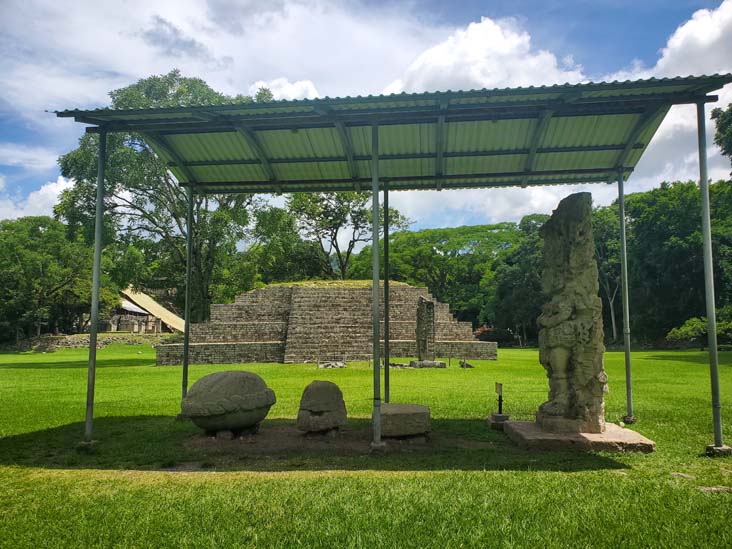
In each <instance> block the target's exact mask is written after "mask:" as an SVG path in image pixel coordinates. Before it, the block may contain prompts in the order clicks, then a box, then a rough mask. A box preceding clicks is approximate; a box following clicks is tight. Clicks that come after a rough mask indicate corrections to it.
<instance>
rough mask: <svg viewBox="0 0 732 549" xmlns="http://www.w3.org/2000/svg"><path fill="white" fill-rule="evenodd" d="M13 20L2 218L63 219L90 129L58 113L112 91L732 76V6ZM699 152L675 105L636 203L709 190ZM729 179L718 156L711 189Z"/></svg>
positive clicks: (581, 5) (473, 199) (440, 6)
mask: <svg viewBox="0 0 732 549" xmlns="http://www.w3.org/2000/svg"><path fill="white" fill-rule="evenodd" d="M62 4H63V5H62ZM0 20H2V21H3V25H2V28H0V218H5V217H15V216H18V215H30V214H41V213H46V214H48V213H50V211H51V207H52V205H53V203H54V201H55V199H56V196H57V194H58V192H60V191H61V190H62V189H63V188H66V187H68V186H69V185H70V184H71V183H70V182H68V181H65V180H63V179H62V178H59V173H58V169H57V166H56V159H57V157H58V155H59V154H63V153H64V152H66V151H68V150H70V149H71V148H73V147H74V146H75V143H76V140H77V139H78V137H79V136H80V135H81V133H82V131H83V127H82V126H81V125H76V124H74V123H72V122H70V121H68V120H59V119H56V118H55V117H54V116H53V115H51V114H48V113H46V112H44V111H45V110H46V109H48V110H54V109H63V108H69V107H77V106H78V107H98V106H103V105H105V104H107V96H106V94H107V92H108V91H109V90H112V89H115V88H118V87H121V86H124V85H127V84H130V83H132V82H134V81H136V80H138V79H140V78H144V77H146V76H149V75H151V74H160V73H164V72H167V71H169V70H170V69H172V68H174V67H177V68H180V69H181V70H182V71H183V73H184V74H186V75H190V76H200V77H202V78H204V79H205V80H206V81H208V82H209V83H210V84H211V85H212V86H214V87H215V88H217V89H219V90H221V91H223V92H225V93H229V94H236V93H242V92H243V93H247V92H251V91H253V90H256V88H257V87H258V86H260V85H267V86H269V87H271V88H272V89H273V91H274V92H275V94H276V96H278V97H281V98H298V97H315V96H318V95H330V96H337V95H353V94H360V93H383V92H395V91H425V90H430V89H447V88H451V89H460V88H465V87H474V88H478V87H488V88H490V87H504V86H513V85H530V84H534V85H540V84H551V83H556V82H565V81H569V82H580V81H587V80H595V81H597V80H605V79H615V78H621V79H624V78H648V77H652V76H676V75H687V74H702V73H713V72H732V39H730V36H732V0H726V1H724V2H720V1H717V2H710V1H690V0H689V1H687V0H676V1H660V0H646V1H635V2H630V1H626V0H612V1H611V0H594V1H590V0H587V1H581V0H565V1H553V0H548V1H544V2H540V1H528V0H513V1H509V0H498V1H493V2H478V1H465V2H459V1H451V2H445V1H437V0H415V1H410V2H393V1H391V2H387V1H376V2H364V1H359V0H344V1H340V2H339V1H335V0H310V1H307V2H306V1H305V0H271V1H270V2H258V1H256V0H241V1H237V0H208V1H206V0H186V1H178V0H158V1H156V2H149V1H146V0H127V2H124V3H123V2H98V1H96V2H91V1H87V0H80V1H77V2H73V3H61V2H55V1H51V0H24V1H17V0H3V2H2V3H0ZM721 97H722V100H723V104H727V103H729V102H730V101H732V90H729V89H725V90H723V91H722V94H721ZM710 132H711V127H710ZM694 144H695V139H694V115H693V112H692V111H691V110H689V109H686V110H684V108H675V109H674V110H673V111H672V112H671V114H670V115H669V118H668V120H667V122H666V123H665V124H664V125H663V126H662V128H661V129H660V130H659V133H658V135H657V138H656V140H655V142H654V143H653V144H652V146H651V147H650V148H649V150H648V152H647V154H646V156H645V157H644V159H643V160H642V161H641V163H640V164H639V166H638V170H637V172H636V174H635V175H634V177H633V178H632V179H631V181H630V183H629V187H628V188H629V191H630V192H633V191H634V190H642V189H646V188H650V187H652V186H654V185H657V184H658V183H660V181H662V180H664V179H689V178H695V177H696V160H695V158H694V154H695V148H694ZM729 168H730V166H729V162H728V161H727V160H726V159H724V158H721V157H720V156H719V154H718V153H717V152H716V151H712V153H711V155H710V169H711V174H712V176H713V177H724V176H726V175H727V174H728V173H729ZM575 190H577V189H575V188H562V189H526V190H506V191H458V192H451V193H443V194H442V195H440V196H439V198H438V197H437V195H436V194H435V193H428V192H422V193H397V194H396V195H395V197H394V198H393V200H392V202H393V203H394V204H395V206H397V207H399V208H400V209H402V210H403V211H405V212H406V213H407V215H409V217H411V218H412V219H414V220H415V221H417V226H439V225H457V224H461V223H485V222H492V221H499V220H505V219H518V218H520V217H521V216H522V215H525V214H526V213H531V212H533V211H549V210H551V209H552V208H553V207H554V206H555V205H556V203H557V201H558V200H559V199H560V198H561V197H562V196H564V195H566V194H568V193H569V192H573V191H575ZM592 190H593V196H594V197H595V200H596V201H597V202H598V203H608V202H610V201H611V200H612V198H613V192H614V191H613V190H612V189H610V188H598V187H593V188H592Z"/></svg>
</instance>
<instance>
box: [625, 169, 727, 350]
mask: <svg viewBox="0 0 732 549" xmlns="http://www.w3.org/2000/svg"><path fill="white" fill-rule="evenodd" d="M710 195H711V197H710V198H711V210H712V247H713V250H714V275H715V286H716V290H717V296H718V302H717V305H718V306H724V305H727V304H729V303H730V299H731V298H730V292H731V291H732V182H729V181H719V182H717V183H715V184H713V185H711V187H710ZM626 202H627V208H626V209H627V212H628V221H629V226H630V230H631V232H632V239H630V241H629V243H628V263H629V270H630V287H631V288H630V292H631V295H632V299H633V301H632V306H631V320H632V322H633V326H634V332H635V333H636V334H637V335H638V336H639V338H641V339H646V340H650V341H655V340H658V339H661V338H663V337H664V336H665V335H666V334H667V333H668V331H669V330H671V329H672V328H674V327H676V326H680V325H681V324H683V323H684V321H685V320H686V319H688V318H690V317H695V316H696V317H699V316H702V315H703V314H704V311H705V300H704V267H703V256H702V238H701V219H700V211H701V202H700V198H699V189H698V186H697V185H696V183H694V182H686V183H682V182H676V183H662V184H661V186H660V187H659V188H657V189H652V190H650V191H648V192H644V193H636V194H632V195H629V196H628V197H627V201H626Z"/></svg>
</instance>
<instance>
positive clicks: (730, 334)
mask: <svg viewBox="0 0 732 549" xmlns="http://www.w3.org/2000/svg"><path fill="white" fill-rule="evenodd" d="M707 333H708V329H707V318H706V317H704V316H702V317H692V318H690V319H688V320H687V321H686V322H684V323H683V324H682V325H681V326H679V327H677V328H673V329H672V330H670V331H669V333H668V334H666V339H667V340H668V341H671V342H674V343H686V344H691V343H694V344H701V345H704V344H705V343H706V341H707ZM717 338H718V341H719V342H720V343H732V306H727V307H723V308H721V309H719V310H717Z"/></svg>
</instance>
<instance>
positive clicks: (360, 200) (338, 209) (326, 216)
mask: <svg viewBox="0 0 732 549" xmlns="http://www.w3.org/2000/svg"><path fill="white" fill-rule="evenodd" d="M287 207H288V209H289V211H290V213H291V214H292V215H293V216H294V217H295V219H297V222H298V227H299V228H300V230H301V231H303V232H304V234H305V235H306V236H307V238H309V239H311V240H312V241H314V242H316V243H318V245H319V246H320V248H321V251H322V255H321V257H322V258H324V259H326V258H327V260H328V262H329V263H328V264H324V265H323V275H324V276H326V277H332V276H338V277H340V278H342V279H345V278H346V276H347V274H348V265H349V263H350V261H351V257H352V256H353V253H354V250H355V249H356V247H357V246H358V245H359V244H360V243H364V242H370V241H371V218H372V215H371V194H370V193H366V192H335V193H297V194H292V195H289V197H288V198H287ZM379 217H380V220H379V227H380V228H381V229H380V232H379V234H382V233H383V218H384V211H383V208H381V211H380V215H379ZM409 223H410V222H409V221H408V220H407V219H406V218H405V217H404V216H402V215H401V214H400V213H399V212H398V211H397V210H395V209H393V208H389V225H390V227H391V228H392V229H393V230H394V231H398V230H400V229H404V228H406V227H407V226H408V225H409ZM330 261H333V262H334V263H335V268H334V267H332V266H331V264H330Z"/></svg>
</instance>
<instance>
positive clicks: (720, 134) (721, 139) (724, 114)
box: [712, 103, 732, 162]
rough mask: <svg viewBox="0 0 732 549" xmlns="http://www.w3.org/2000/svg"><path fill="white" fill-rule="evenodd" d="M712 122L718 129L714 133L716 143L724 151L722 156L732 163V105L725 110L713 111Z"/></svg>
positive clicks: (717, 109)
mask: <svg viewBox="0 0 732 549" xmlns="http://www.w3.org/2000/svg"><path fill="white" fill-rule="evenodd" d="M712 120H714V121H715V122H716V125H717V128H716V131H715V133H714V143H715V144H716V145H717V146H718V147H719V148H720V149H722V154H723V155H725V156H727V157H729V159H730V162H732V103H730V104H729V105H727V108H726V109H725V110H722V109H721V108H719V107H717V108H716V109H713V110H712Z"/></svg>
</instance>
